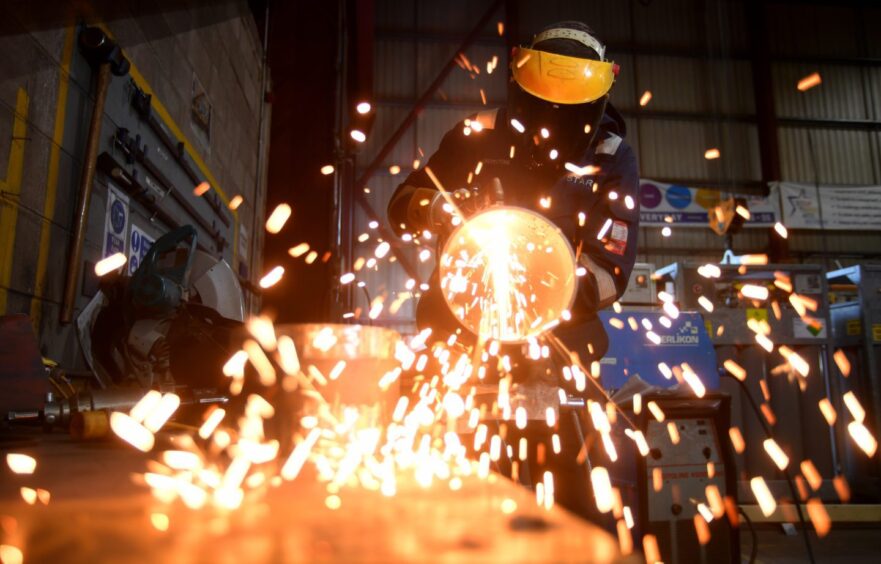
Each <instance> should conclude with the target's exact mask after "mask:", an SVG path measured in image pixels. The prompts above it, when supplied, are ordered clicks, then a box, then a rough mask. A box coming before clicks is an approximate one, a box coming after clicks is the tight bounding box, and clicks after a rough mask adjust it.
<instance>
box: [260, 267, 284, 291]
mask: <svg viewBox="0 0 881 564" xmlns="http://www.w3.org/2000/svg"><path fill="white" fill-rule="evenodd" d="M282 276H284V267H283V266H276V267H275V268H273V269H272V270H270V271H269V272H267V273H266V275H265V276H263V278H261V279H260V287H261V288H271V287H273V286H275V285H276V284H278V283H279V281H280V280H281V277H282Z"/></svg>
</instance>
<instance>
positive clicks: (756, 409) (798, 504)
mask: <svg viewBox="0 0 881 564" xmlns="http://www.w3.org/2000/svg"><path fill="white" fill-rule="evenodd" d="M723 375H724V376H727V377H729V378H731V379H732V380H734V381H735V382H737V385H738V386H740V389H741V390H742V391H743V393H744V395H745V396H746V398H747V400H749V404H750V406H751V407H752V409H753V414H754V415H755V416H756V419H757V420H758V421H759V424H760V425H761V426H762V430H763V431H764V432H765V436H766V437H768V438H769V439H774V435H773V433H771V428H770V427H768V424H767V423H766V422H765V420H764V419H763V418H762V414H761V412H760V410H759V406H758V405H757V404H756V400H755V399H753V396H752V394H751V393H750V391H749V388H747V387H746V384H744V383H743V382H741V381H740V380H738V379H737V378H735V377H734V376H732V375H730V374H727V373H724V374H723ZM780 472H781V474H783V477H784V478H786V484H787V485H788V486H789V492H790V494H791V495H792V500H793V501H794V502H795V511H796V513H797V514H798V520H799V523H801V531H802V538H803V539H804V542H805V550H806V551H807V553H808V559H809V560H810V561H811V564H815V563H816V560H815V559H814V550H813V548H811V539H810V536H809V534H810V532H809V530H808V524H807V522H806V521H805V517H804V514H803V513H802V510H801V501H800V498H799V496H798V493H797V492H796V490H795V484H793V483H792V478H791V477H790V476H789V472H788V471H787V470H781V471H780Z"/></svg>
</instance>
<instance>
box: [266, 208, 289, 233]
mask: <svg viewBox="0 0 881 564" xmlns="http://www.w3.org/2000/svg"><path fill="white" fill-rule="evenodd" d="M291 212H292V210H291V206H289V205H288V204H279V205H278V206H276V208H275V209H274V210H272V213H271V214H270V215H269V219H267V220H266V231H268V232H269V233H273V234H275V233H278V232H279V231H281V230H282V228H283V227H284V224H285V223H287V221H288V218H290V217H291Z"/></svg>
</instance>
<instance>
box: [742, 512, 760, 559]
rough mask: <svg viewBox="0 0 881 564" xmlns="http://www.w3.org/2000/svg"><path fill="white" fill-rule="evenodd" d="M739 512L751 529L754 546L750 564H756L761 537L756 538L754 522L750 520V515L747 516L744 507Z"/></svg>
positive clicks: (751, 549)
mask: <svg viewBox="0 0 881 564" xmlns="http://www.w3.org/2000/svg"><path fill="white" fill-rule="evenodd" d="M737 511H738V513H740V514H741V515H743V520H744V521H746V524H747V526H748V527H749V534H750V537H752V540H753V544H752V546H751V547H750V549H749V564H754V563H755V561H756V557H757V556H758V554H759V537H758V536H756V529H755V527H753V522H752V519H750V518H749V515H747V514H746V512H745V511H744V510H743V508H742V507H738V508H737Z"/></svg>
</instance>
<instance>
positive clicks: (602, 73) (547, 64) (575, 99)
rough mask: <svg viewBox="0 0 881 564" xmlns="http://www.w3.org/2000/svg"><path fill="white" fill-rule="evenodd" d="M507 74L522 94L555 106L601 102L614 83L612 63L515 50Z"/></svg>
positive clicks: (530, 50) (527, 50) (536, 51)
mask: <svg viewBox="0 0 881 564" xmlns="http://www.w3.org/2000/svg"><path fill="white" fill-rule="evenodd" d="M511 73H512V74H513V76H514V80H516V81H517V84H519V85H520V87H521V88H523V90H525V91H526V92H528V93H530V94H532V95H533V96H537V97H538V98H541V99H542V100H547V101H548V102H553V103H555V104H585V103H587V102H593V101H594V100H597V99H599V98H602V97H603V96H604V95H605V94H606V93H607V92H608V91H609V89H611V88H612V83H613V82H614V81H615V65H614V63H610V62H605V61H594V60H592V59H581V58H578V57H567V56H565V55H557V54H555V53H548V52H546V51H538V50H535V49H527V48H525V47H516V48H515V49H514V52H513V56H512V57H511Z"/></svg>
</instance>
